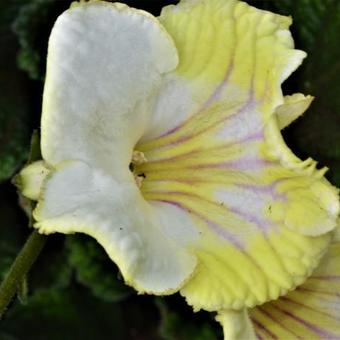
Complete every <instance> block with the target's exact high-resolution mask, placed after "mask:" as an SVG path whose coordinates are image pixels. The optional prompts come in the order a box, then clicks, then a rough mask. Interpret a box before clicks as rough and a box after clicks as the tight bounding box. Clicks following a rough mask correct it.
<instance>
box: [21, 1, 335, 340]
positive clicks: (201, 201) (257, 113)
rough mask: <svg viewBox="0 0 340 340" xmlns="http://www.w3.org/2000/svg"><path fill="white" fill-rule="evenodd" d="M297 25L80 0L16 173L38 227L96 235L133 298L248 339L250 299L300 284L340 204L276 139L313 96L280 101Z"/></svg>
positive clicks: (296, 61)
mask: <svg viewBox="0 0 340 340" xmlns="http://www.w3.org/2000/svg"><path fill="white" fill-rule="evenodd" d="M290 24H291V19H290V18H287V17H283V16H280V15H276V14H273V13H270V12H266V11H262V10H258V9H256V8H253V7H251V6H249V5H247V4H246V3H243V2H240V1H237V0H182V1H181V2H180V3H179V4H178V5H176V6H168V7H165V8H164V9H163V11H162V13H161V16H160V17H159V18H154V17H153V16H151V15H150V14H148V13H146V12H143V11H139V10H136V9H132V8H129V7H127V6H125V5H123V4H119V3H115V4H110V3H105V2H101V1H90V2H88V3H84V2H82V3H75V4H74V5H73V6H72V7H71V9H69V10H68V11H66V12H64V13H63V14H62V15H61V16H60V17H59V18H58V20H57V21H56V23H55V25H54V28H53V30H52V33H51V36H50V40H49V49H48V58H47V74H46V81H45V88H44V96H43V109H42V111H43V112H42V121H41V149H42V156H43V161H40V162H39V163H34V164H33V165H30V166H28V167H27V168H25V169H24V170H23V171H22V173H21V178H22V183H23V193H24V194H25V195H26V196H27V197H30V198H32V199H35V200H37V201H38V203H37V207H36V208H35V210H34V213H33V214H34V218H35V220H36V222H35V225H34V226H35V227H36V228H37V229H38V230H39V231H40V232H41V233H46V234H48V233H54V232H61V233H74V232H83V233H86V234H88V235H91V236H93V237H94V238H95V239H96V240H97V241H98V242H99V243H100V244H101V245H102V246H103V247H104V248H105V250H106V252H107V253H108V255H109V256H110V258H111V259H112V260H113V261H114V262H115V263H117V265H118V266H119V268H120V270H121V272H122V275H123V277H124V279H125V281H126V283H127V284H129V285H131V286H133V287H134V288H135V289H136V290H137V291H138V292H140V293H151V294H158V295H165V294H171V293H174V292H177V291H180V293H181V294H182V295H183V296H184V297H185V298H186V300H187V302H188V304H190V305H191V306H193V308H194V310H196V311H197V310H199V309H205V310H208V311H217V312H218V314H219V315H218V320H219V321H220V322H221V323H222V324H223V327H224V330H225V336H226V338H232V337H237V336H239V337H243V338H244V337H253V336H254V332H253V328H252V326H251V323H250V320H249V318H248V315H247V311H246V309H247V308H251V307H254V306H257V305H261V304H264V303H266V302H267V301H270V300H274V299H277V298H278V297H280V296H282V295H285V294H286V293H287V292H288V291H290V290H292V289H294V288H295V287H296V286H298V285H301V284H302V283H303V282H305V280H306V278H307V277H308V276H310V275H311V273H312V272H313V270H314V269H315V268H316V266H317V265H318V263H319V262H320V260H321V258H322V257H323V255H324V254H325V252H326V251H327V249H328V248H329V244H330V240H331V237H332V230H333V229H334V228H335V226H336V218H337V215H338V212H339V200H338V192H337V190H336V189H335V188H334V187H332V186H331V185H330V184H329V183H328V182H327V180H326V179H325V178H324V177H323V176H324V173H325V171H326V170H325V169H321V170H319V169H317V168H316V162H315V161H313V160H312V159H307V160H305V161H301V160H300V159H298V158H297V157H296V156H295V155H294V154H293V153H292V152H291V151H290V149H289V148H288V147H287V146H286V145H285V143H284V141H283V139H282V136H281V133H280V130H281V129H282V128H284V127H285V126H287V125H288V124H289V123H290V122H291V121H292V120H294V119H296V118H297V117H298V116H300V115H301V114H302V113H303V112H304V111H305V110H306V109H307V107H308V106H309V104H310V103H311V101H312V97H310V96H304V95H302V94H295V95H292V96H286V97H283V95H282V91H281V84H282V82H283V81H284V80H285V79H286V78H287V77H288V76H289V75H290V74H291V73H292V72H293V71H294V70H295V69H296V68H297V67H298V66H299V65H300V63H301V62H302V59H303V58H304V57H305V53H304V52H302V51H299V50H296V49H294V46H293V40H292V38H291V35H290V32H289V30H288V27H289V25H290ZM34 167H35V168H34ZM263 308H266V307H263ZM251 315H252V316H253V320H257V321H258V314H257V312H254V313H251ZM258 324H260V323H259V322H258Z"/></svg>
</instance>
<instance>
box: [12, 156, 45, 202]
mask: <svg viewBox="0 0 340 340" xmlns="http://www.w3.org/2000/svg"><path fill="white" fill-rule="evenodd" d="M49 172H50V170H49V169H48V168H47V166H46V163H45V162H44V161H37V162H34V163H32V164H30V165H27V166H26V167H24V168H23V169H22V170H21V171H20V173H19V174H18V175H17V176H15V178H14V183H15V185H16V186H17V187H18V189H19V190H20V192H21V194H22V195H23V196H25V197H27V198H29V199H31V200H34V201H36V200H38V198H39V195H40V192H41V188H42V185H43V182H44V180H45V178H46V176H47V175H48V174H49Z"/></svg>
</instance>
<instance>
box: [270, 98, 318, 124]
mask: <svg viewBox="0 0 340 340" xmlns="http://www.w3.org/2000/svg"><path fill="white" fill-rule="evenodd" d="M313 100H314V97H312V96H309V95H308V96H305V95H303V94H302V93H295V94H293V95H291V96H285V97H284V104H282V105H280V106H279V107H277V109H276V111H275V113H276V115H277V120H278V125H279V128H280V129H281V130H282V129H284V128H285V127H287V126H288V125H289V124H291V123H292V122H293V121H295V120H296V119H297V118H299V117H300V116H301V115H302V114H303V113H304V112H305V111H306V110H307V109H308V108H309V106H310V104H311V103H312V101H313Z"/></svg>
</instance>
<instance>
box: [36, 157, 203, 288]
mask: <svg viewBox="0 0 340 340" xmlns="http://www.w3.org/2000/svg"><path fill="white" fill-rule="evenodd" d="M34 218H35V219H36V221H37V222H36V223H35V227H36V228H38V229H39V232H41V233H47V234H48V233H53V232H61V233H65V234H68V233H74V232H82V233H85V234H88V235H91V236H93V237H94V238H95V239H96V240H97V241H98V242H99V243H100V244H101V245H102V246H103V247H104V248H105V250H106V252H107V253H108V255H109V256H110V258H111V259H112V260H113V261H114V262H115V263H116V264H117V265H118V266H119V268H120V270H121V272H122V274H123V277H124V279H125V280H126V282H127V283H128V284H130V285H132V286H133V287H135V288H136V289H137V290H138V291H139V292H141V293H142V292H147V293H154V294H169V293H172V292H173V291H176V290H177V289H178V288H179V287H180V286H181V285H182V284H183V282H184V281H185V280H187V279H188V277H189V276H190V274H191V273H192V271H193V270H194V268H195V264H196V260H195V258H194V256H192V255H191V254H190V253H188V252H187V251H186V250H184V249H183V248H181V247H180V246H179V245H178V244H177V243H176V242H175V241H174V240H173V239H171V238H170V237H169V236H168V235H167V230H168V229H169V225H170V226H171V223H177V224H179V223H181V222H183V221H181V220H177V218H178V219H180V218H181V216H178V215H177V216H173V217H172V219H168V220H162V219H161V217H160V216H159V214H156V213H155V212H154V210H153V209H152V208H151V207H150V206H149V205H148V204H147V203H146V202H145V200H144V199H143V197H142V196H141V194H140V192H139V190H138V188H137V186H136V184H135V182H134V179H133V177H132V175H131V174H128V176H127V177H126V178H120V179H114V178H112V176H108V175H107V174H105V173H104V171H102V170H98V169H94V168H91V167H90V166H88V165H87V164H86V163H84V162H79V161H75V162H65V163H61V164H60V165H59V166H58V168H57V170H56V171H55V172H52V173H50V175H49V177H48V179H47V180H46V181H45V182H44V188H43V190H42V195H41V197H40V198H39V202H38V205H37V208H36V209H35V210H34Z"/></svg>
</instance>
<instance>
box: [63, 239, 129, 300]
mask: <svg viewBox="0 0 340 340" xmlns="http://www.w3.org/2000/svg"><path fill="white" fill-rule="evenodd" d="M67 248H68V249H69V252H70V255H69V261H70V264H71V266H72V267H73V268H74V270H75V272H76V278H77V280H78V281H79V282H80V283H82V284H83V285H85V286H87V287H88V288H90V289H91V291H92V292H93V294H94V295H95V296H98V297H100V298H101V299H103V300H105V301H112V302H116V301H120V300H122V299H124V298H125V297H127V296H128V295H130V294H131V293H132V289H130V288H129V287H127V286H126V285H125V284H124V282H123V280H122V278H119V272H118V268H117V266H116V265H115V264H114V263H113V262H112V261H111V260H110V259H109V257H108V256H107V254H106V253H105V251H104V250H103V248H102V247H101V246H100V245H99V244H98V243H97V242H96V241H95V240H94V239H92V238H90V237H88V236H85V235H81V234H77V235H74V236H68V237H67Z"/></svg>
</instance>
